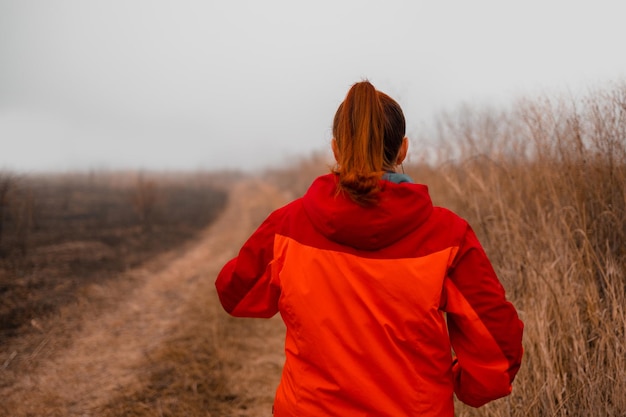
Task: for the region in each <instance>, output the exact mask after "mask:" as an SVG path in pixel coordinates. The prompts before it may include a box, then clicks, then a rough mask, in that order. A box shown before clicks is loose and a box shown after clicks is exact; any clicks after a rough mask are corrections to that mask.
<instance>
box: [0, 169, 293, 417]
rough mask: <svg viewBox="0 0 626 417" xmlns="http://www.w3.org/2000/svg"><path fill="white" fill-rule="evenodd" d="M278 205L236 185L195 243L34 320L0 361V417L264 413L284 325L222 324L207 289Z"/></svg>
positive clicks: (272, 193) (261, 190)
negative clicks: (217, 216)
mask: <svg viewBox="0 0 626 417" xmlns="http://www.w3.org/2000/svg"><path fill="white" fill-rule="evenodd" d="M283 202H284V199H283V197H282V196H281V195H280V194H279V193H278V192H277V191H276V190H275V189H273V188H271V187H269V186H268V185H266V184H264V183H259V182H252V181H247V182H245V183H244V182H242V183H239V184H238V185H236V186H235V187H234V189H233V191H232V195H231V197H230V200H229V205H228V207H227V208H226V210H225V211H224V213H223V214H222V215H221V217H220V218H219V219H218V220H217V221H216V222H215V223H214V224H213V225H212V226H211V227H209V228H208V229H207V230H205V231H203V232H202V233H201V234H200V235H199V237H198V238H197V239H196V240H195V241H193V242H191V243H189V244H187V245H185V246H184V247H180V248H178V249H176V250H173V251H170V252H168V253H166V254H164V255H162V256H160V257H159V258H158V259H155V260H152V261H150V262H149V263H147V264H144V265H142V266H141V267H137V268H134V269H132V270H130V271H129V272H124V273H122V274H120V275H119V276H118V277H117V278H116V279H111V280H107V281H104V282H103V283H100V284H91V285H88V286H85V287H83V288H81V293H80V294H78V296H77V298H76V302H75V303H71V304H68V305H65V306H63V307H62V308H61V309H60V311H59V312H58V314H56V315H54V316H53V317H50V318H49V319H47V320H42V321H37V320H33V321H32V322H31V331H29V332H24V334H23V335H22V336H21V337H15V338H13V339H12V340H11V341H10V342H9V343H7V344H6V345H4V346H3V347H2V349H3V350H2V351H1V352H0V398H2V401H1V402H0V415H6V416H117V415H129V416H153V415H154V416H166V415H172V416H173V415H188V416H200V415H202V416H260V415H271V404H272V399H273V394H274V390H275V387H276V384H277V383H278V379H279V377H280V370H281V368H282V362H283V356H282V342H283V337H284V328H283V325H282V322H281V321H280V319H279V318H277V317H276V318H273V319H270V320H249V319H235V318H232V317H229V316H228V315H227V314H226V313H224V312H223V310H222V309H221V306H220V305H219V302H218V300H217V296H216V294H215V289H214V284H213V283H214V279H215V276H216V274H217V273H218V271H219V269H220V268H221V266H222V265H223V264H224V263H225V262H226V261H227V260H228V259H230V258H231V257H233V256H235V255H236V253H237V250H238V248H239V247H240V246H241V244H242V243H243V241H244V240H245V239H246V238H247V237H248V235H249V234H250V233H251V232H252V231H253V230H254V228H255V227H256V226H258V225H259V224H260V222H261V221H262V220H263V219H264V217H265V216H266V215H267V214H268V213H269V212H270V211H271V210H272V209H274V208H276V207H277V206H279V205H280V204H282V203H283Z"/></svg>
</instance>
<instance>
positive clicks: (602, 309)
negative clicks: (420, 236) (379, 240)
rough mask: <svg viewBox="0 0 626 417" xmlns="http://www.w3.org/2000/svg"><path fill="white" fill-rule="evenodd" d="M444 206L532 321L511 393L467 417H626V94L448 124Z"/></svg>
mask: <svg viewBox="0 0 626 417" xmlns="http://www.w3.org/2000/svg"><path fill="white" fill-rule="evenodd" d="M436 140H438V141H439V142H440V143H445V145H444V147H443V148H442V149H441V154H440V156H441V157H443V156H444V155H463V156H462V157H457V158H456V159H454V160H449V161H447V162H445V161H442V160H440V163H439V164H438V166H437V169H436V170H433V169H431V168H428V167H421V168H420V167H414V168H413V169H412V172H411V174H412V175H413V176H414V177H415V178H416V179H418V180H420V181H423V182H426V183H429V184H430V186H431V190H432V191H433V195H434V196H436V197H437V199H438V201H437V202H438V203H439V204H441V205H445V206H448V207H451V208H453V209H455V210H456V211H457V212H458V213H459V214H461V215H462V216H463V217H465V218H467V219H468V220H469V221H470V223H471V224H472V225H473V226H474V228H475V229H476V232H477V233H478V235H479V237H480V238H481V241H482V242H483V245H484V246H485V248H486V250H487V252H488V254H489V256H490V258H491V259H492V261H493V263H494V265H495V267H496V269H497V271H498V274H499V276H500V278H501V280H502V281H503V283H504V285H505V287H506V288H507V290H508V295H509V297H510V298H511V299H512V301H513V303H514V304H515V305H516V306H517V308H518V309H519V311H520V313H521V317H522V319H523V321H524V322H525V325H526V327H525V335H524V347H525V352H526V353H525V357H524V362H523V366H522V369H521V371H520V373H519V375H518V377H517V379H516V382H515V386H514V391H513V395H512V396H511V397H510V398H507V399H504V400H500V401H497V402H495V403H493V404H491V405H488V406H487V407H485V408H484V409H481V410H478V411H475V410H472V409H469V408H466V407H459V415H460V416H477V415H481V416H485V415H488V416H528V415H532V416H573V415H577V416H589V415H602V416H623V415H626V396H625V395H624V392H626V313H625V306H626V295H625V290H626V245H625V242H626V87H625V86H616V87H614V88H612V89H609V90H605V91H597V92H594V93H592V94H590V95H589V96H587V97H585V98H584V99H579V100H573V99H556V100H555V99H542V100H536V101H533V102H531V101H522V102H519V103H517V104H516V105H515V106H514V107H513V108H512V109H511V110H510V111H508V112H502V113H499V114H496V113H494V112H492V111H485V112H483V113H481V112H471V111H467V110H463V111H461V112H459V113H458V114H456V115H454V116H445V117H442V119H441V123H440V125H439V130H438V136H437V137H436Z"/></svg>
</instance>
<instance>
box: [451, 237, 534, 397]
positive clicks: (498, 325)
mask: <svg viewBox="0 0 626 417" xmlns="http://www.w3.org/2000/svg"><path fill="white" fill-rule="evenodd" d="M444 297H445V305H444V310H445V311H446V313H447V320H448V331H449V334H450V341H451V344H452V349H453V350H454V353H455V355H456V358H455V360H454V362H453V374H454V391H455V393H456V396H457V397H458V398H459V400H461V401H463V402H464V403H466V404H468V405H470V406H473V407H480V406H482V405H484V404H486V403H487V402H489V401H492V400H495V399H497V398H500V397H504V396H506V395H509V394H510V393H511V390H512V386H511V384H512V382H513V379H514V378H515V375H516V374H517V371H518V370H519V367H520V364H521V360H522V354H523V348H522V332H523V327H524V325H523V323H522V322H521V321H520V319H519V318H518V315H517V311H516V310H515V308H514V307H513V305H512V304H511V303H510V302H508V301H507V300H506V297H505V293H504V288H503V287H502V285H501V283H500V281H499V280H498V278H497V276H496V274H495V272H494V270H493V267H492V266H491V263H490V262H489V260H488V259H487V255H486V254H485V252H484V250H483V248H482V247H481V245H480V243H479V242H478V239H477V238H476V235H475V234H474V232H473V231H472V229H471V228H470V227H469V226H467V231H466V233H465V236H464V239H463V241H462V242H461V245H460V247H459V250H458V252H457V255H456V257H455V259H454V261H453V263H452V265H451V269H450V270H449V272H448V278H447V279H446V280H445V283H444Z"/></svg>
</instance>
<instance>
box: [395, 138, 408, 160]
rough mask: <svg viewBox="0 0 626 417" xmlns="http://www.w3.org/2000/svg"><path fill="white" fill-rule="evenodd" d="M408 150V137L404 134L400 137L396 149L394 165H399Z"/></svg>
mask: <svg viewBox="0 0 626 417" xmlns="http://www.w3.org/2000/svg"><path fill="white" fill-rule="evenodd" d="M408 151H409V139H408V138H407V137H406V136H405V137H404V138H402V145H400V150H399V151H398V157H397V158H396V165H400V164H401V163H402V162H403V161H404V160H405V158H406V154H407V152H408Z"/></svg>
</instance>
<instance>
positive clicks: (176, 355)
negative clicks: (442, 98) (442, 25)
mask: <svg viewBox="0 0 626 417" xmlns="http://www.w3.org/2000/svg"><path fill="white" fill-rule="evenodd" d="M411 139H412V140H411V146H412V147H413V149H415V150H416V151H417V152H416V153H414V155H413V156H412V160H411V161H410V163H409V164H405V167H404V168H405V171H406V172H407V173H408V174H409V175H411V176H412V177H413V179H414V180H416V181H417V182H422V183H425V184H427V185H429V189H430V191H431V195H432V197H433V200H434V202H435V204H437V205H441V206H446V207H449V208H451V209H452V210H454V211H456V212H457V213H458V214H460V215H461V216H462V217H464V218H466V219H467V220H468V221H469V222H470V224H471V225H472V226H473V228H474V229H475V231H476V233H477V235H478V236H479V238H480V240H481V242H482V243H483V245H484V247H485V250H486V251H487V253H488V255H489V257H490V259H491V260H492V262H493V264H494V267H495V268H496V271H497V273H498V275H499V277H500V279H501V281H502V283H503V285H504V287H505V288H506V290H507V295H508V297H509V299H510V300H511V301H512V302H513V304H514V305H515V306H516V307H517V308H518V310H519V313H520V316H521V318H522V320H523V321H524V323H525V333H524V348H525V356H524V360H523V363H522V368H521V370H520V372H519V374H518V376H517V379H516V381H515V383H514V389H513V393H512V395H511V396H509V397H507V398H504V399H501V400H498V401H495V402H493V403H491V404H488V405H487V406H485V407H483V408H480V409H472V408H469V407H466V406H463V405H462V404H458V405H457V415H458V416H463V417H470V416H472V417H473V416H492V417H495V416H498V417H504V416H519V417H521V416H563V417H565V416H568V417H571V416H625V415H626V396H625V395H624V392H626V312H625V306H626V245H625V242H626V86H624V85H615V86H612V87H610V88H607V89H605V90H598V91H594V92H590V93H589V94H588V95H587V96H586V97H583V98H578V99H575V100H574V99H572V98H570V97H546V98H537V99H532V100H523V101H519V102H517V103H515V104H513V105H511V106H510V107H509V108H508V109H500V110H493V109H471V108H464V109H459V110H458V111H456V112H453V113H450V114H448V115H442V116H441V118H440V119H439V120H438V123H437V125H436V129H433V130H432V131H428V132H426V131H424V132H421V133H420V134H419V135H418V136H417V137H414V138H411ZM435 145H436V146H435ZM422 154H423V157H421V156H420V155H422ZM325 172H328V155H327V154H320V155H314V156H312V157H311V158H309V159H303V160H301V161H299V162H298V164H297V165H294V166H290V167H285V168H283V169H274V170H271V171H268V172H266V173H264V174H263V175H260V176H259V177H257V178H250V177H245V178H243V177H237V175H234V174H233V173H230V174H228V175H226V176H225V177H214V176H211V174H206V175H207V177H204V178H200V179H199V178H197V177H196V179H195V180H190V179H189V178H187V179H186V180H185V182H184V184H186V185H187V186H191V187H192V190H195V191H189V190H186V191H185V190H183V189H181V187H182V186H181V182H175V181H174V182H172V180H171V179H167V178H162V177H158V176H157V177H145V176H144V177H142V176H134V177H131V178H130V179H129V177H128V175H125V176H124V175H120V176H119V177H118V176H116V175H112V176H109V177H108V178H106V179H98V178H97V177H96V178H93V177H89V176H82V177H80V178H58V177H57V178H56V179H55V181H56V182H55V183H54V184H50V183H45V181H44V180H43V179H29V178H26V179H23V178H19V177H16V176H15V175H13V176H7V175H6V174H5V176H4V177H0V179H3V180H4V184H10V187H5V189H7V190H8V189H11V190H12V191H10V192H8V191H7V192H5V193H4V194H3V193H2V190H3V188H2V184H3V182H2V181H0V202H1V203H2V204H3V205H2V206H0V207H3V210H4V214H3V216H4V217H0V218H4V223H3V225H4V228H3V229H2V239H1V240H0V251H1V253H2V255H1V259H0V262H2V263H1V264H0V282H1V283H2V287H1V288H0V291H2V295H3V298H2V304H1V307H2V311H1V314H2V317H3V320H4V321H3V322H2V323H3V324H2V332H3V333H2V340H1V343H0V397H2V398H3V399H4V401H1V402H0V415H11V416H34V415H38V416H39V415H42V416H43V415H47V416H67V415H76V416H119V415H126V416H179V415H185V416H238V417H243V416H251V417H252V416H263V415H270V410H271V403H272V397H273V391H274V389H275V387H276V384H277V381H278V379H279V378H280V370H281V363H282V362H281V361H282V347H281V344H282V338H283V334H284V328H283V326H282V323H281V322H280V319H279V318H273V319H271V320H250V319H235V318H232V317H229V316H227V315H226V314H225V313H224V312H223V311H222V310H221V307H220V306H219V304H218V302H217V298H216V295H215V291H214V288H213V280H214V278H215V275H216V274H217V272H218V271H219V269H220V267H221V266H222V265H223V263H224V262H225V261H226V260H228V259H229V258H230V257H232V256H234V255H235V254H236V253H237V250H238V248H239V247H240V245H241V244H242V243H243V241H244V240H245V239H246V238H247V236H248V235H249V233H251V232H252V231H253V230H254V228H255V227H256V226H258V224H259V223H260V222H261V221H262V220H263V218H264V217H265V216H266V215H267V214H268V213H269V212H270V211H271V210H272V209H274V208H276V207H278V206H280V205H282V204H284V203H285V202H287V201H289V200H290V199H292V198H295V197H297V196H299V195H301V194H302V193H303V192H304V191H305V190H306V188H307V186H308V185H309V183H310V181H311V180H312V179H313V178H314V177H315V176H316V175H318V174H322V173H325ZM100 180H102V181H103V183H106V184H107V185H106V187H105V188H101V185H98V184H100V182H99V181H100ZM46 181H47V180H46ZM89 181H92V182H89ZM37 184H39V185H37ZM42 184H44V185H45V186H44V185H42ZM86 184H87V185H86ZM194 184H196V185H195V186H194ZM207 184H208V185H207ZM215 184H219V185H221V186H224V185H226V186H227V188H228V189H229V197H228V204H226V205H224V204H225V202H226V199H225V196H224V195H223V194H221V191H220V190H223V189H224V188H220V187H217V188H214V185H215ZM36 185H37V186H36ZM194 187H196V188H194ZM198 187H199V188H198ZM203 187H208V188H203ZM183 188H184V187H183ZM29 190H30V191H29ZM64 190H65V191H64ZM68 190H69V191H68ZM72 190H73V191H72ZM94 190H95V191H94ZM106 190H108V191H106ZM111 190H116V191H111ZM199 190H200V191H201V192H200V194H198V193H197V192H198V191H199ZM92 192H93V193H95V194H92ZM44 195H48V196H49V197H46V198H43V197H41V196H44ZM63 196H66V197H63ZM77 196H80V198H78V199H74V198H75V197H77ZM199 196H203V197H202V198H200V197H199ZM207 196H212V197H211V198H210V199H209V200H210V201H207V200H205V199H204V198H205V197H207ZM9 197H11V199H12V200H10V204H9ZM53 197H54V198H53ZM47 198H49V200H47ZM182 202H186V203H184V204H183V203H182ZM90 204H91V206H90ZM207 204H208V205H207ZM122 206H123V208H122ZM44 207H48V208H46V209H45V210H44V209H43V208H44ZM52 207H56V208H54V209H52ZM86 207H91V209H89V210H86ZM223 207H225V208H223ZM16 208H17V209H16ZM179 209H180V210H183V212H182V213H179V214H174V212H175V211H176V210H179ZM11 210H12V211H11ZM62 210H65V211H62ZM92 211H95V212H98V213H100V214H99V215H98V216H99V217H98V218H99V219H100V220H98V221H96V220H95V218H92V217H91V215H90V214H88V213H90V212H92ZM107 212H108V213H110V214H111V213H116V214H115V216H114V217H115V218H116V219H117V220H115V221H113V220H110V221H111V222H110V223H107V222H106V221H105V222H104V223H103V220H102V219H109V217H107V215H105V214H103V213H107ZM218 212H220V213H221V214H220V215H219V216H218V217H217V220H216V221H215V222H213V220H214V219H215V216H216V215H217V213H218ZM20 213H21V214H20ZM24 213H26V214H24ZM50 213H57V214H56V215H54V216H50ZM60 213H64V214H63V215H62V216H61V215H60ZM166 213H170V214H168V215H165V214H166ZM203 216H204V217H203ZM61 218H62V220H61ZM166 219H168V220H167V221H166ZM174 219H178V220H174ZM107 221H109V220H107ZM170 221H171V222H172V223H171V224H170V223H168V222H170ZM189 221H191V223H188V222H189ZM209 223H211V226H210V227H208V228H205V225H207V224H209ZM52 224H57V225H60V226H55V227H53V228H56V230H58V231H63V233H66V234H63V233H61V234H57V235H54V236H53V235H52V234H50V233H49V232H45V230H48V229H47V228H48V227H52V226H51V225H52ZM69 225H74V226H75V228H74V226H72V227H69ZM57 262H60V264H59V265H60V266H54V265H56V263H57ZM46 270H47V271H53V273H54V274H56V275H54V274H53V275H47V274H44V273H43V271H46ZM50 277H52V279H51V278H50ZM54 277H56V278H54ZM59 277H70V279H69V280H67V283H65V284H63V285H62V286H61V288H59V289H54V285H53V288H52V289H50V288H49V287H48V286H50V285H52V284H53V283H55V282H56V283H57V284H58V283H59V282H60V281H59V279H58V278H59ZM83 280H84V281H83ZM61 282H64V281H61ZM80 282H84V283H86V284H85V286H84V287H82V286H81V285H82V284H80ZM51 283H52V284H51ZM55 285H56V284H55ZM38 286H41V288H45V291H44V290H37V288H38ZM31 291H32V292H31ZM33 294H34V295H33ZM37 294H39V296H37ZM49 294H52V295H53V297H52V301H51V304H52V307H51V306H48V307H45V308H44V309H43V310H41V311H39V310H38V309H39V308H43V307H41V306H45V305H46V303H47V302H48V301H49V300H48V297H47V295H49ZM55 294H57V295H55ZM44 295H46V296H45V297H44ZM61 295H62V296H61ZM64 297H65V298H64ZM85 300H92V301H91V302H86V301H85ZM93 300H99V301H98V303H96V304H94V302H93ZM20 306H22V307H20ZM20 308H21V310H20ZM9 311H20V313H19V314H13V315H11V314H10V313H8V312H9ZM40 316H44V317H48V319H45V320H43V319H42V320H41V321H39V317H40ZM16 317H17V318H16Z"/></svg>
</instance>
